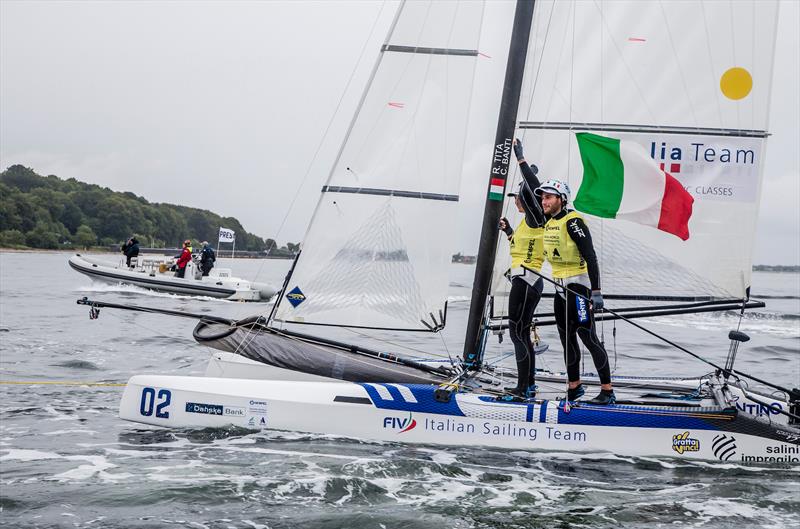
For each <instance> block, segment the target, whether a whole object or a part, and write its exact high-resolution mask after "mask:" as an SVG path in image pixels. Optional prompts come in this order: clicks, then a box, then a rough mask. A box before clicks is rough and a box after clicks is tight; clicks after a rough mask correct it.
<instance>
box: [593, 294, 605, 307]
mask: <svg viewBox="0 0 800 529" xmlns="http://www.w3.org/2000/svg"><path fill="white" fill-rule="evenodd" d="M592 307H594V310H603V294H601V293H600V291H599V290H593V291H592Z"/></svg>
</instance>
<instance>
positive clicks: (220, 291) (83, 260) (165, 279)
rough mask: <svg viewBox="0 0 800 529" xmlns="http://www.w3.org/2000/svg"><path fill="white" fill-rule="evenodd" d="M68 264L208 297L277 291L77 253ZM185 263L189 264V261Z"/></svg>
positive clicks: (96, 274) (111, 279)
mask: <svg viewBox="0 0 800 529" xmlns="http://www.w3.org/2000/svg"><path fill="white" fill-rule="evenodd" d="M69 265H70V267H71V268H72V269H73V270H75V271H76V272H80V273H81V274H84V275H87V276H89V277H90V278H92V279H93V280H97V281H102V282H105V283H111V284H120V283H123V284H128V285H135V286H137V287H141V288H146V289H149V290H155V291H157V292H169V293H174V294H187V295H191V296H209V297H214V298H222V299H229V300H235V301H267V300H269V299H270V298H271V297H272V296H274V295H275V293H276V292H277V291H276V289H275V288H273V287H271V286H269V285H266V284H264V283H253V282H250V281H247V280H245V279H239V278H237V277H218V276H214V275H211V276H206V277H201V278H199V279H195V278H194V277H193V276H194V274H193V273H192V272H190V271H187V273H186V276H187V277H185V278H180V277H175V275H174V274H173V273H172V272H167V273H162V272H159V271H158V268H157V267H150V268H149V269H142V268H139V269H129V268H127V267H116V266H113V265H111V264H108V263H103V262H101V261H97V260H94V259H90V258H87V257H84V256H82V255H79V254H78V255H73V256H72V257H70V259H69ZM187 266H190V267H191V266H193V264H191V263H190V264H189V265H187ZM212 274H213V272H212ZM190 276H191V277H190Z"/></svg>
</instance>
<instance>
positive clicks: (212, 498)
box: [0, 252, 800, 529]
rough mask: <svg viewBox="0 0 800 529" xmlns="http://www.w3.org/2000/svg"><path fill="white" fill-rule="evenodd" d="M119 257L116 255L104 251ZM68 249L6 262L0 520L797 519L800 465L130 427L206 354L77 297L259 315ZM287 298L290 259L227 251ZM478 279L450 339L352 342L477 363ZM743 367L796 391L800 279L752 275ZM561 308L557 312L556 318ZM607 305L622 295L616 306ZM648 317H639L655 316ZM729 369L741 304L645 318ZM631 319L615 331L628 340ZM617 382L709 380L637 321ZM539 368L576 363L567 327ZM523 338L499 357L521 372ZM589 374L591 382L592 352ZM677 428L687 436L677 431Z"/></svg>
mask: <svg viewBox="0 0 800 529" xmlns="http://www.w3.org/2000/svg"><path fill="white" fill-rule="evenodd" d="M98 257H102V258H105V259H107V260H110V261H113V262H118V261H119V260H120V259H119V256H118V255H111V254H109V255H106V256H98ZM67 258H68V254H66V253H8V252H5V253H0V398H1V400H0V525H2V526H4V527H20V528H25V527H42V528H47V527H79V528H82V527H98V528H138V527H142V528H144V527H147V528H150V527H186V528H190V527H194V528H230V527H234V528H267V527H268V528H273V529H277V528H295V527H303V528H334V527H358V528H362V527H363V528H375V529H381V528H394V527H396V528H402V529H412V528H428V527H443V528H444V527H463V528H472V527H475V528H484V527H486V528H489V527H709V528H710V527H732V526H738V527H776V528H777V527H797V526H798V525H800V486H799V485H798V479H799V478H800V472H798V470H788V469H783V470H780V469H766V468H759V467H754V466H748V467H742V466H737V465H735V464H728V463H710V462H709V463H705V462H700V463H689V462H686V461H681V460H680V459H678V458H663V459H658V458H643V457H619V456H615V455H612V454H606V453H593V454H580V455H579V454H574V453H568V452H564V453H537V452H528V451H508V450H500V449H489V448H483V447H474V448H446V447H434V446H405V445H402V444H393V443H375V442H366V441H360V440H354V439H341V438H336V437H330V436H321V435H307V434H302V433H291V432H269V431H264V432H257V433H254V432H251V431H244V430H234V429H230V430H226V429H204V430H162V429H156V428H150V427H146V426H142V425H137V424H133V423H128V422H124V421H121V420H120V419H119V418H118V417H117V407H118V404H119V399H120V396H121V394H122V385H124V383H125V381H126V380H127V379H128V378H129V377H130V376H131V375H134V374H139V373H152V374H173V375H202V373H203V372H204V370H205V365H206V362H207V360H208V357H209V355H210V350H209V349H208V348H206V347H205V346H202V345H199V344H197V343H196V342H195V341H194V340H193V339H192V337H191V331H192V328H193V326H194V321H193V320H191V319H184V318H175V317H167V316H159V315H154V314H146V313H138V312H127V311H120V310H112V309H101V311H100V317H99V319H97V320H90V319H89V317H88V307H86V306H81V305H77V304H76V303H75V301H76V300H77V299H78V298H79V297H83V296H87V297H89V298H91V299H96V300H100V301H107V302H115V303H128V304H134V305H144V306H152V307H158V308H165V309H171V310H181V311H186V312H192V313H197V314H209V315H211V314H213V315H220V316H225V317H231V318H240V317H244V316H247V315H251V314H254V313H257V312H267V311H268V310H269V305H268V304H243V303H234V302H227V301H222V300H214V299H210V298H205V299H204V298H192V297H188V296H175V295H170V294H158V293H152V292H147V291H144V290H141V289H138V288H135V287H124V286H110V285H102V284H100V285H97V284H93V283H92V282H91V281H90V280H89V279H88V278H86V277H84V276H82V275H79V274H77V273H75V272H74V271H72V270H71V269H70V268H69V267H68V265H67ZM217 265H218V266H221V267H226V268H228V267H229V268H232V269H233V274H234V275H237V276H240V277H245V278H249V279H257V280H259V281H268V282H272V283H273V284H275V285H276V286H279V285H280V284H281V282H282V281H283V277H284V276H285V274H286V271H287V270H288V268H289V266H290V262H289V261H272V260H247V259H236V260H235V261H231V260H228V259H222V260H219V261H218V262H217ZM473 273H474V267H472V266H466V265H457V264H454V265H453V268H452V274H451V277H452V280H451V281H452V282H451V286H450V303H449V310H448V324H447V327H446V328H445V330H444V331H443V332H442V333H441V334H439V335H430V334H427V335H419V334H408V333H393V334H383V335H370V336H364V334H365V332H364V331H355V330H352V331H347V330H337V331H329V332H333V333H334V335H335V337H336V338H339V339H345V340H349V341H352V342H358V343H365V342H367V343H370V344H371V345H372V346H376V347H380V348H381V349H383V350H391V351H398V352H402V353H404V354H412V355H414V356H417V357H426V356H430V355H435V356H437V357H442V358H447V357H448V355H449V356H450V357H453V358H456V357H458V355H459V354H460V353H461V341H462V340H463V322H464V321H465V320H466V312H467V306H468V303H469V295H470V285H471V282H472V274H473ZM752 291H753V297H755V298H759V299H764V301H766V303H767V307H766V308H764V309H756V310H752V311H749V312H748V313H747V314H746V316H745V317H744V319H743V320H742V321H741V330H742V331H744V332H747V333H748V334H750V336H751V337H752V339H751V341H749V342H747V343H745V344H743V345H742V347H741V348H740V351H739V355H738V357H737V367H738V369H740V370H742V371H745V372H749V373H752V374H753V375H756V376H758V377H763V378H765V379H768V380H772V381H775V382H778V383H780V384H783V385H787V386H791V387H798V386H800V275H798V274H787V273H754V274H753V289H752ZM549 303H550V301H548V300H545V301H543V302H542V307H541V308H540V310H545V309H547V308H548V307H547V304H549ZM608 304H609V305H610V306H612V307H613V306H614V304H613V303H611V302H608ZM640 321H641V320H640ZM645 324H646V325H647V326H648V327H649V328H652V329H653V330H654V331H656V332H658V333H661V334H663V335H664V336H666V337H667V338H669V339H671V340H673V341H675V342H677V343H679V344H681V345H683V346H684V347H686V348H688V349H690V350H691V351H693V352H696V353H697V354H700V355H701V356H703V357H705V358H708V359H709V360H711V361H713V362H716V363H723V362H724V360H725V357H726V355H727V351H728V345H729V342H728V340H727V333H728V331H729V330H730V329H733V328H736V327H737V325H738V324H739V318H738V315H737V314H736V313H734V312H724V313H710V314H694V315H685V316H669V317H665V318H662V319H658V320H648V321H646V322H645ZM615 327H616V329H615ZM601 331H602V335H603V337H604V341H605V343H606V346H607V348H608V350H609V354H610V357H611V361H612V364H613V365H614V367H615V373H616V374H640V375H641V374H646V375H650V376H661V375H663V376H667V375H695V376H697V375H701V374H703V373H707V372H709V371H711V370H712V369H711V368H710V367H709V366H707V365H705V364H703V363H701V362H699V361H697V360H695V359H692V358H691V357H689V356H687V355H685V354H684V353H682V352H680V351H677V350H675V349H674V348H671V347H669V346H668V345H666V344H663V343H658V342H656V341H654V339H653V338H652V337H650V336H648V335H646V334H644V333H642V332H641V331H638V330H636V329H632V328H630V327H629V326H626V325H625V324H622V323H617V324H616V326H615V325H613V324H611V323H605V324H603V326H602V328H601ZM541 335H542V339H543V340H544V341H546V342H548V343H550V345H551V348H550V350H549V351H547V352H546V353H544V354H543V355H541V356H539V357H537V362H538V364H539V366H540V367H545V368H550V369H554V370H561V369H563V360H562V358H561V354H560V347H559V346H558V344H557V338H556V336H555V333H554V330H553V329H552V328H543V329H542V330H541ZM510 354H511V344H510V340H509V339H508V336H507V335H506V336H505V340H504V341H503V343H498V340H497V337H492V340H491V343H490V345H489V352H488V353H487V358H491V359H492V361H495V362H499V363H509V365H510V362H513V356H509V355H510ZM585 367H586V368H587V370H589V371H591V370H593V366H592V365H591V360H590V359H589V357H588V355H586V364H585ZM665 435H671V434H665Z"/></svg>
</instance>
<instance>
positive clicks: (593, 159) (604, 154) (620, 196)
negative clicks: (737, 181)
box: [575, 132, 694, 241]
mask: <svg viewBox="0 0 800 529" xmlns="http://www.w3.org/2000/svg"><path fill="white" fill-rule="evenodd" d="M575 136H576V137H577V139H578V147H579V148H580V151H581V160H582V161H583V182H582V183H581V187H580V189H579V190H578V195H577V197H576V198H575V209H577V210H579V211H583V212H584V213H589V214H590V215H595V216H597V217H604V218H609V219H624V220H629V221H632V222H636V223H639V224H644V225H646V226H652V227H654V228H658V229H659V230H662V231H666V232H668V233H671V234H673V235H677V236H678V237H680V238H681V239H683V240H684V241H685V240H687V239H688V238H689V225H688V223H689V217H691V216H692V203H693V202H694V198H692V195H690V194H689V193H688V192H687V191H686V190H685V189H684V188H683V185H681V183H680V182H678V180H676V179H675V178H674V177H673V176H672V175H670V174H669V173H665V172H664V171H662V170H661V169H660V168H659V166H658V164H657V163H656V162H655V160H653V159H652V158H651V157H650V156H649V155H648V153H647V151H646V150H645V149H644V148H643V147H642V146H641V145H639V144H638V143H636V142H632V141H625V140H618V139H615V138H607V137H605V136H598V135H597V134H590V133H588V132H580V133H577V134H576V135H575Z"/></svg>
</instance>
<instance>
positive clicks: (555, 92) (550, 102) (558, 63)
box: [542, 2, 574, 122]
mask: <svg viewBox="0 0 800 529" xmlns="http://www.w3.org/2000/svg"><path fill="white" fill-rule="evenodd" d="M559 5H563V4H559ZM570 6H571V8H572V7H574V6H573V3H572V2H570ZM553 9H555V4H554V5H553ZM567 34H568V33H567V31H563V32H562V38H561V46H559V48H558V60H557V61H556V63H555V67H554V70H553V84H552V86H551V87H550V99H549V100H548V101H547V111H546V112H545V115H544V117H545V119H544V121H545V122H547V121H550V119H548V117H549V115H550V110H551V109H554V108H555V106H554V105H553V99H554V98H555V96H558V98H559V99H560V100H561V101H562V102H563V103H564V104H565V105H567V106H569V101H567V99H566V98H565V97H564V96H563V95H562V94H561V92H560V91H559V90H557V89H556V84H557V83H558V80H559V77H558V69H559V67H560V66H561V64H562V63H561V58H562V56H563V54H564V49H565V48H566V46H565V45H564V43H565V42H566V40H567ZM542 56H543V57H544V53H542ZM543 60H544V59H543Z"/></svg>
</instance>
